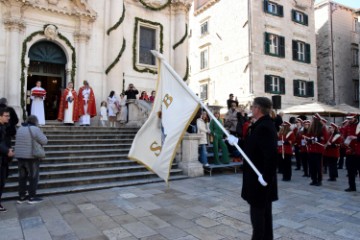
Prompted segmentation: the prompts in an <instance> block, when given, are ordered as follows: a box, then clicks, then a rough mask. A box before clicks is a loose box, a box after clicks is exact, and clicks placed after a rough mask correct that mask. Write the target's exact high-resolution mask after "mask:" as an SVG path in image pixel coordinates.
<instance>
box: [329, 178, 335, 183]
mask: <svg viewBox="0 0 360 240" xmlns="http://www.w3.org/2000/svg"><path fill="white" fill-rule="evenodd" d="M328 181H329V182H336V178H329V179H328Z"/></svg>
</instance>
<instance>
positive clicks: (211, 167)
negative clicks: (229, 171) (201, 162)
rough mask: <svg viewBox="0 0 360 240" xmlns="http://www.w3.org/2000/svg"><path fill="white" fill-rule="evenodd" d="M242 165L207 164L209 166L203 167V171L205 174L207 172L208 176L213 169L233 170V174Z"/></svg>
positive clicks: (235, 163)
mask: <svg viewBox="0 0 360 240" xmlns="http://www.w3.org/2000/svg"><path fill="white" fill-rule="evenodd" d="M242 165H243V163H242V162H230V163H229V164H219V165H216V164H209V166H204V170H205V172H208V173H209V174H210V177H211V174H212V170H213V169H221V168H234V171H235V173H237V169H238V168H240V167H241V166H242Z"/></svg>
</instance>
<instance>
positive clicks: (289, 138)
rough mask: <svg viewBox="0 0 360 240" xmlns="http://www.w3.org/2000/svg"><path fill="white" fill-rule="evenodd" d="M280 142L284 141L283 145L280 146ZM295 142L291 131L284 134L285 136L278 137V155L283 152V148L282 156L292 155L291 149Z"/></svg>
mask: <svg viewBox="0 0 360 240" xmlns="http://www.w3.org/2000/svg"><path fill="white" fill-rule="evenodd" d="M282 141H284V143H283V145H282V144H281V143H282ZM294 142H295V134H294V132H293V131H290V132H288V133H287V134H286V136H284V135H280V134H279V135H278V153H279V154H282V152H283V147H284V154H288V155H292V154H293V149H292V145H293V144H294Z"/></svg>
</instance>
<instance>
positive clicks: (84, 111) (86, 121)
mask: <svg viewBox="0 0 360 240" xmlns="http://www.w3.org/2000/svg"><path fill="white" fill-rule="evenodd" d="M83 84H84V86H82V87H81V88H80V89H79V95H78V101H79V125H80V126H90V118H92V117H94V116H96V103H95V95H94V91H93V90H92V88H91V87H90V86H89V83H88V81H86V80H85V81H84V82H83Z"/></svg>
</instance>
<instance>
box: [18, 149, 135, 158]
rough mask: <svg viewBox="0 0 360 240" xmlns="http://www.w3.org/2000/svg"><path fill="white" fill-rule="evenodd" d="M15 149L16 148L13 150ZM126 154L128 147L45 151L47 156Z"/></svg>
mask: <svg viewBox="0 0 360 240" xmlns="http://www.w3.org/2000/svg"><path fill="white" fill-rule="evenodd" d="M15 151H16V150H15ZM109 152H111V154H118V156H121V154H127V153H128V152H129V148H127V149H91V150H61V151H46V158H47V157H63V156H70V157H73V156H87V155H98V157H102V155H103V154H108V153H109Z"/></svg>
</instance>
